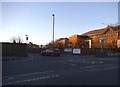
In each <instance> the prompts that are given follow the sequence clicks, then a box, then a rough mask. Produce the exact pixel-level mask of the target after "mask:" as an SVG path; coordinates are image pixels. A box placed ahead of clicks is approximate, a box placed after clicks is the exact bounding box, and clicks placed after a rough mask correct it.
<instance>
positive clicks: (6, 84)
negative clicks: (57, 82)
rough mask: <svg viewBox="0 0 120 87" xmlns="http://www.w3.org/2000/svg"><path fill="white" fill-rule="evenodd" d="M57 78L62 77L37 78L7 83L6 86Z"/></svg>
mask: <svg viewBox="0 0 120 87" xmlns="http://www.w3.org/2000/svg"><path fill="white" fill-rule="evenodd" d="M57 77H60V75H52V76H44V77H37V78H32V79H25V80H20V81H15V82H10V83H6V84H5V85H10V84H16V83H23V82H30V81H36V80H42V79H49V78H57Z"/></svg>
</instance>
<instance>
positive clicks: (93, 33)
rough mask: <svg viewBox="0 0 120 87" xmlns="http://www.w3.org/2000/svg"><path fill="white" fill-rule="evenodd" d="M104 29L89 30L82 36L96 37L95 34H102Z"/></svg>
mask: <svg viewBox="0 0 120 87" xmlns="http://www.w3.org/2000/svg"><path fill="white" fill-rule="evenodd" d="M104 30H105V28H104V29H98V30H91V31H88V32H86V33H84V34H82V35H83V36H91V35H97V34H102V33H103V32H104Z"/></svg>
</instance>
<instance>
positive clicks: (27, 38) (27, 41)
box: [25, 35, 28, 43]
mask: <svg viewBox="0 0 120 87" xmlns="http://www.w3.org/2000/svg"><path fill="white" fill-rule="evenodd" d="M25 36H26V43H28V35H25Z"/></svg>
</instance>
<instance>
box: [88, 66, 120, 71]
mask: <svg viewBox="0 0 120 87" xmlns="http://www.w3.org/2000/svg"><path fill="white" fill-rule="evenodd" d="M116 68H118V67H108V68H102V69H93V70H89V71H91V72H94V71H101V70H109V69H116Z"/></svg>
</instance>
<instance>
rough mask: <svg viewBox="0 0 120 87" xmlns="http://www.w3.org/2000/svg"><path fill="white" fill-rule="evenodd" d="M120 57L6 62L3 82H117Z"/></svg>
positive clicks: (32, 58)
mask: <svg viewBox="0 0 120 87" xmlns="http://www.w3.org/2000/svg"><path fill="white" fill-rule="evenodd" d="M118 67H119V66H118V59H117V58H100V57H99V58H98V57H94V56H83V55H72V54H68V55H67V54H63V55H60V56H55V57H53V56H41V55H40V54H29V55H28V57H26V58H22V59H15V60H9V61H3V62H2V76H3V78H2V83H3V85H117V84H118Z"/></svg>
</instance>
